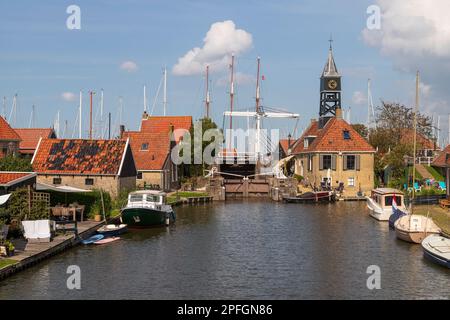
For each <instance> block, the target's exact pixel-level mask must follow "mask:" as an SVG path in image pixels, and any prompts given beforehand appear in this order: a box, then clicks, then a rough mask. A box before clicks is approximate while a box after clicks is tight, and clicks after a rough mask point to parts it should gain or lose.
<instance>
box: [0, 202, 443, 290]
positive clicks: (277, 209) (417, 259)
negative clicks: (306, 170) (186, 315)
mask: <svg viewBox="0 0 450 320" xmlns="http://www.w3.org/2000/svg"><path fill="white" fill-rule="evenodd" d="M176 211H177V222H176V225H174V226H171V227H169V228H165V227H163V228H157V229H148V230H137V231H132V232H129V233H128V234H126V235H124V236H123V239H122V240H121V241H116V242H114V243H111V244H108V245H105V246H79V247H77V248H74V249H72V250H69V251H67V252H65V253H63V254H61V255H58V256H55V257H53V258H51V259H49V260H46V261H44V262H43V263H41V264H38V265H36V266H34V267H32V268H30V269H28V270H26V271H23V272H21V273H19V274H16V275H14V276H13V277H11V278H8V279H5V280H3V281H1V282H0V299H123V298H126V299H401V298H411V299H449V298H450V272H449V271H448V270H447V269H444V268H442V267H439V266H436V265H434V264H433V263H431V262H429V261H428V260H425V259H424V258H423V256H422V249H421V247H420V246H419V245H411V244H408V243H404V242H401V241H399V240H397V239H396V238H395V233H394V232H393V231H390V230H389V229H388V224H387V223H380V222H377V221H375V220H374V219H372V218H370V217H369V216H368V212H367V208H366V206H365V203H361V202H345V203H344V202H339V203H336V204H329V205H328V204H327V205H304V204H283V203H274V202H261V201H252V200H249V201H245V200H244V201H232V202H226V203H214V204H205V205H202V206H196V207H187V206H185V207H177V208H176ZM70 265H77V266H79V267H80V270H81V289H80V290H69V289H68V288H67V286H66V281H67V278H68V277H69V274H67V273H66V271H67V268H68V266H70ZM371 265H376V266H378V267H379V268H380V279H381V289H379V290H377V289H374V290H369V289H368V288H367V279H368V277H369V276H370V274H368V273H367V268H368V267H369V266H371Z"/></svg>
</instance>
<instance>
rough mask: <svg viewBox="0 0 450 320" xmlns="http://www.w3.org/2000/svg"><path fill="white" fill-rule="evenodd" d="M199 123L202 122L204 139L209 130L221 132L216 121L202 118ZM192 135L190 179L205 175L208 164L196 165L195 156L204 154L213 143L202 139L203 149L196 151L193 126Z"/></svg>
mask: <svg viewBox="0 0 450 320" xmlns="http://www.w3.org/2000/svg"><path fill="white" fill-rule="evenodd" d="M197 121H200V122H201V124H202V137H203V135H204V133H205V132H206V131H207V130H210V129H216V130H219V129H218V128H217V124H216V123H215V122H214V121H212V120H211V119H210V118H206V117H205V118H202V119H200V120H197ZM190 134H191V164H190V165H189V167H188V172H187V174H188V176H190V177H198V176H202V175H203V173H204V172H203V170H204V169H205V168H206V164H205V163H204V162H203V163H202V164H195V163H194V154H196V153H199V152H201V154H203V151H204V150H205V148H206V147H207V146H208V145H209V144H210V143H212V141H203V139H202V149H201V150H196V149H195V143H194V126H192V128H191V130H190ZM221 142H222V141H221Z"/></svg>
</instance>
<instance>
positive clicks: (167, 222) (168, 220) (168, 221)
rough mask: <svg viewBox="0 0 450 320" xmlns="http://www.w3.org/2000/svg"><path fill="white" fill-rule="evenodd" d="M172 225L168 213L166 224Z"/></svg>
mask: <svg viewBox="0 0 450 320" xmlns="http://www.w3.org/2000/svg"><path fill="white" fill-rule="evenodd" d="M168 225H170V217H169V215H168V214H166V226H168Z"/></svg>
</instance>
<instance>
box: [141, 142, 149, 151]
mask: <svg viewBox="0 0 450 320" xmlns="http://www.w3.org/2000/svg"><path fill="white" fill-rule="evenodd" d="M141 150H144V151H145V150H148V143H143V144H142V145H141Z"/></svg>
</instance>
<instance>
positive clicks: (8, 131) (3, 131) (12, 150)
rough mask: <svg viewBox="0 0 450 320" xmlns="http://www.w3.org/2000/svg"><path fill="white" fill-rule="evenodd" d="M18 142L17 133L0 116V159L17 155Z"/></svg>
mask: <svg viewBox="0 0 450 320" xmlns="http://www.w3.org/2000/svg"><path fill="white" fill-rule="evenodd" d="M20 140H21V139H20V137H19V135H18V134H17V132H15V131H14V129H12V128H11V127H10V126H9V124H8V122H6V120H5V119H4V118H3V117H2V116H0V158H4V157H6V156H7V155H17V154H18V152H19V143H20Z"/></svg>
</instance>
